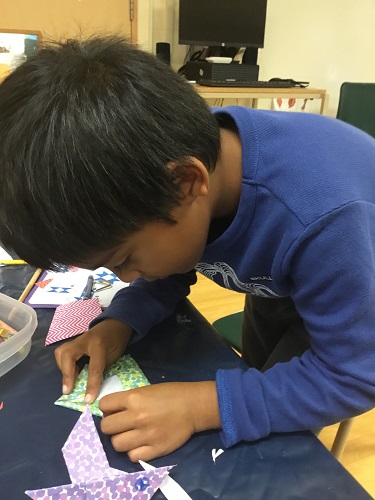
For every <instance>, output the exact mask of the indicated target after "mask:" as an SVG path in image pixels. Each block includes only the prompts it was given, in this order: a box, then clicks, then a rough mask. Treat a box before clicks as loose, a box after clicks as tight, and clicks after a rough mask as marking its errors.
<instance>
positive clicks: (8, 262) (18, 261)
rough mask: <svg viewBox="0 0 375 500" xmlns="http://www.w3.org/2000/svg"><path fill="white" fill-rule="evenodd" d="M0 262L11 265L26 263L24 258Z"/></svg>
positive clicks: (0, 261)
mask: <svg viewBox="0 0 375 500" xmlns="http://www.w3.org/2000/svg"><path fill="white" fill-rule="evenodd" d="M0 264H6V265H13V264H27V262H25V261H24V260H0Z"/></svg>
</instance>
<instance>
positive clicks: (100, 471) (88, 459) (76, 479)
mask: <svg viewBox="0 0 375 500" xmlns="http://www.w3.org/2000/svg"><path fill="white" fill-rule="evenodd" d="M62 452H63V455H64V459H65V463H66V466H67V468H68V471H69V476H70V479H71V480H72V483H83V482H85V481H89V480H91V481H92V480H94V479H101V478H103V477H109V476H114V475H116V474H114V473H113V472H112V471H111V468H110V466H109V463H108V460H107V456H106V454H105V452H104V449H103V446H102V443H101V441H100V439H99V435H98V433H97V431H96V427H95V423H94V420H93V418H92V415H91V413H90V407H89V406H88V405H87V406H86V408H85V410H84V412H83V413H82V415H81V417H80V419H79V420H78V421H77V423H76V425H75V426H74V427H73V430H72V432H71V433H70V435H69V437H68V439H67V441H66V443H65V444H64V446H63V448H62ZM119 473H120V474H122V473H123V471H119Z"/></svg>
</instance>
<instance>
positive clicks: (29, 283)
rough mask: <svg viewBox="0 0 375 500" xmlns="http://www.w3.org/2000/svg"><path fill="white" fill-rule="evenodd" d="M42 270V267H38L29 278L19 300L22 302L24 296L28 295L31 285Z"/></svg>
mask: <svg viewBox="0 0 375 500" xmlns="http://www.w3.org/2000/svg"><path fill="white" fill-rule="evenodd" d="M41 272H42V269H40V268H38V269H37V270H36V271H35V273H34V274H33V275H32V277H31V280H30V281H29V282H28V284H27V286H26V288H25V290H24V291H23V292H22V294H21V297H20V298H19V299H18V300H19V301H20V302H24V300H25V299H26V297H27V296H28V295H29V293H30V291H31V289H32V287H33V286H34V285H35V283H36V282H37V281H38V278H39V276H40V274H41Z"/></svg>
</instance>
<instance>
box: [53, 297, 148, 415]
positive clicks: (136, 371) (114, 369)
mask: <svg viewBox="0 0 375 500" xmlns="http://www.w3.org/2000/svg"><path fill="white" fill-rule="evenodd" d="M85 302H87V301H85ZM87 377H88V366H87V365H86V366H85V367H84V368H83V370H82V371H81V373H80V374H79V375H78V377H77V379H76V382H75V385H74V389H73V392H71V393H70V394H64V395H63V396H61V397H60V398H59V399H58V400H57V401H55V404H56V405H59V406H65V407H66V408H71V409H73V410H77V411H83V410H84V409H85V407H86V404H85V403H84V401H83V400H84V397H85V394H86V385H87ZM144 385H150V382H149V381H148V380H147V378H146V375H145V374H144V373H143V371H142V370H141V369H140V367H139V366H138V364H137V363H136V362H135V361H134V359H133V358H132V357H131V356H130V355H129V354H126V355H125V356H122V357H121V358H120V359H119V360H118V361H116V363H114V364H113V365H111V366H110V367H108V368H107V369H106V370H105V371H104V374H103V383H102V386H101V389H100V392H99V398H97V399H96V400H95V401H94V403H93V404H91V405H90V410H91V413H92V414H93V415H98V416H99V417H101V416H102V415H103V414H102V412H101V411H100V410H99V399H100V398H101V397H103V396H105V395H106V394H111V393H113V392H119V391H127V390H129V389H135V388H136V387H142V386H144Z"/></svg>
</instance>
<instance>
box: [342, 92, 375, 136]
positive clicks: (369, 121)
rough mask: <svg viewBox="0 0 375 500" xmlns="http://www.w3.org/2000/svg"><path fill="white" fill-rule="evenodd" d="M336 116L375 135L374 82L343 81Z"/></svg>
mask: <svg viewBox="0 0 375 500" xmlns="http://www.w3.org/2000/svg"><path fill="white" fill-rule="evenodd" d="M336 117H337V118H338V119H339V120H342V121H344V122H346V123H350V124H351V125H354V126H355V127H357V128H359V129H361V130H364V131H365V132H367V133H368V134H370V135H372V136H373V137H375V83H351V82H345V83H343V84H342V85H341V89H340V98H339V106H338V110H337V116H336Z"/></svg>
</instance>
